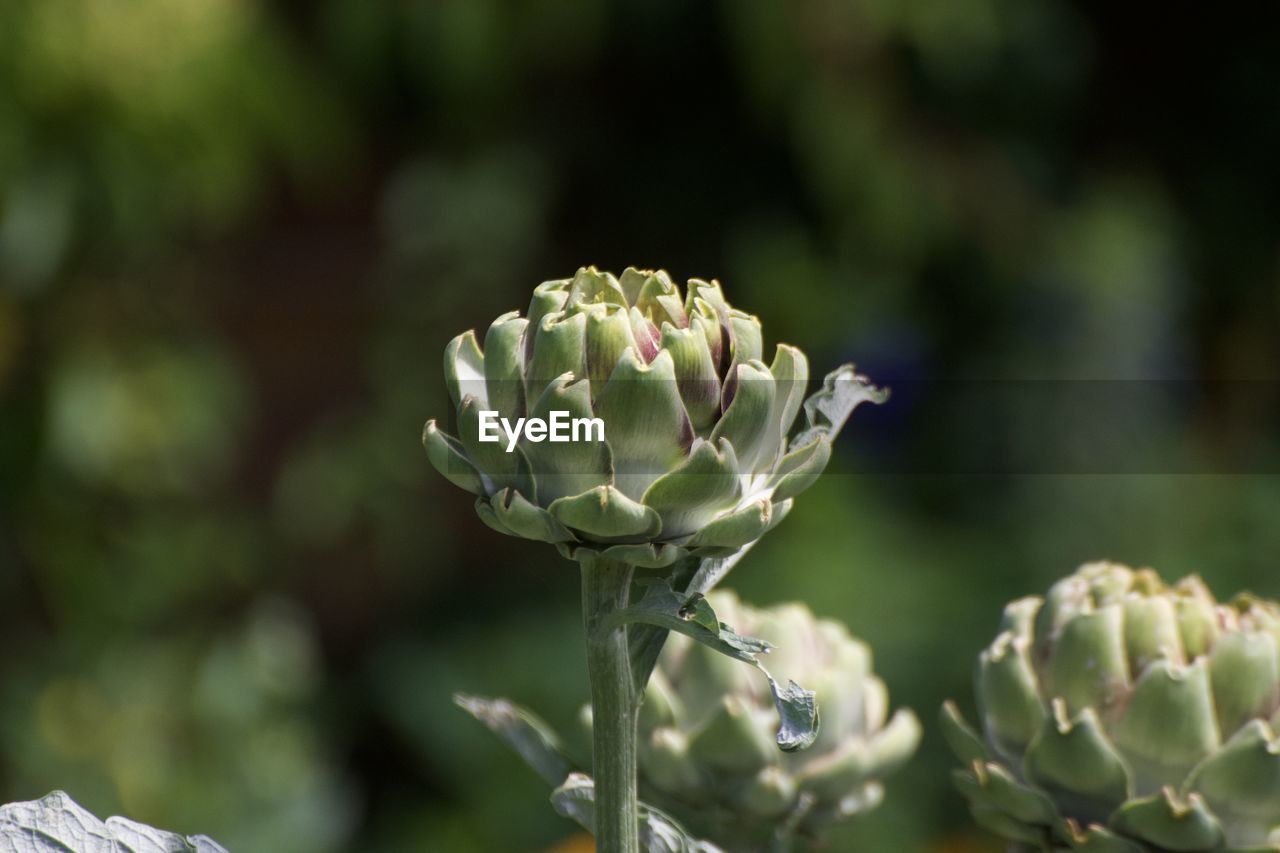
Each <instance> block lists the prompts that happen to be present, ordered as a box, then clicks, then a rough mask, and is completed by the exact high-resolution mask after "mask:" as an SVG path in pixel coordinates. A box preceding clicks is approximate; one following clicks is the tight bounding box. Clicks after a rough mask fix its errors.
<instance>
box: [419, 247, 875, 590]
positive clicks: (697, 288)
mask: <svg viewBox="0 0 1280 853" xmlns="http://www.w3.org/2000/svg"><path fill="white" fill-rule="evenodd" d="M763 349H764V338H763V334H762V330H761V326H760V321H759V320H758V319H757V318H755V317H753V316H751V315H750V314H747V313H745V312H743V311H740V310H738V309H736V308H733V307H731V306H730V305H729V304H728V302H727V301H726V300H725V298H724V293H723V291H722V290H721V288H720V285H719V284H718V283H716V282H706V281H700V280H696V279H695V280H692V281H690V282H689V285H688V288H687V291H686V292H685V293H683V294H682V293H681V289H680V287H679V286H677V285H676V284H675V283H674V282H673V281H672V280H671V278H670V277H669V276H668V275H667V274H666V273H665V272H662V271H650V270H639V269H635V268H630V269H627V270H626V271H624V272H623V274H622V275H621V276H620V277H617V278H615V277H614V276H613V275H611V274H609V273H606V272H601V271H599V270H596V269H594V268H592V267H587V268H584V269H581V270H579V271H578V273H577V274H576V275H574V276H573V277H572V278H569V279H562V280H557V281H548V282H544V283H543V284H541V285H539V286H538V287H537V288H535V289H534V292H533V297H532V299H531V301H530V304H529V309H528V312H527V314H526V315H525V316H523V317H522V316H520V314H519V312H511V313H508V314H504V315H502V316H500V317H498V318H497V319H496V320H494V321H493V323H492V324H491V325H490V326H489V328H488V330H487V332H486V333H485V335H484V346H483V349H482V348H481V346H480V343H479V340H478V339H477V337H476V334H475V333H474V332H466V333H464V334H461V335H459V336H458V337H456V338H454V340H453V341H451V342H450V343H449V345H448V347H446V349H445V383H446V386H447V388H448V391H449V395H450V399H451V400H452V402H453V406H454V418H453V424H454V426H455V428H456V431H457V434H456V437H455V436H452V435H449V434H447V433H446V432H445V431H444V430H443V429H442V428H441V425H440V423H438V422H437V421H431V422H429V423H428V424H427V427H426V429H425V430H424V432H423V444H424V445H425V446H426V449H427V456H428V458H429V459H430V461H431V463H432V464H433V465H434V466H435V467H436V468H437V469H438V470H440V471H441V473H443V474H444V475H445V477H447V478H448V479H449V480H450V482H452V483H454V484H455V485H458V486H459V487H461V488H464V489H466V490H468V491H470V492H472V493H474V494H476V495H478V496H479V500H478V501H477V504H476V511H477V512H478V513H479V514H480V515H481V517H482V518H483V519H484V521H485V522H486V523H487V524H489V525H490V526H491V527H493V528H494V529H496V530H499V531H501V532H503V533H507V534H510V535H513V536H521V537H525V538H528V539H534V540H537V541H543V542H551V543H555V544H556V545H557V547H559V548H560V549H561V551H562V552H564V553H565V554H567V555H570V556H572V555H577V554H579V553H580V552H582V551H583V549H586V550H589V551H592V552H595V553H597V554H601V555H604V554H609V555H611V558H613V559H622V558H623V557H624V556H625V557H626V558H627V559H628V560H629V561H632V562H635V563H636V564H637V565H652V566H665V565H670V564H671V563H672V562H674V561H675V560H676V559H679V558H680V557H682V556H686V555H691V554H692V555H695V556H724V555H726V554H729V553H732V552H733V551H735V550H737V549H738V548H741V547H743V546H745V545H747V544H749V543H750V542H752V541H754V540H755V539H756V538H758V537H759V536H761V535H762V534H763V533H764V532H765V531H766V530H768V529H769V528H770V527H772V526H773V525H775V524H777V523H778V521H779V520H780V519H781V518H782V517H783V516H784V515H785V514H786V511H787V510H788V509H789V508H790V506H791V499H792V498H793V497H794V496H795V495H797V494H799V493H800V492H801V491H803V490H804V489H806V488H808V486H809V485H811V484H812V483H813V481H814V480H815V479H816V478H817V476H818V475H819V474H820V473H821V472H822V470H823V468H825V466H826V464H827V462H828V461H829V459H830V457H831V448H832V442H833V441H834V440H835V437H836V434H837V433H838V431H839V430H840V428H841V426H843V424H844V421H845V419H846V418H847V417H848V415H849V412H851V411H852V410H853V408H854V407H856V406H857V405H859V404H860V403H862V402H866V401H871V402H880V401H882V400H883V399H884V397H885V394H884V392H882V391H879V390H878V389H876V388H874V387H873V386H871V385H870V384H869V383H868V382H867V381H866V380H865V379H864V378H863V377H861V376H858V375H857V374H856V373H855V372H854V371H853V369H852V368H851V367H848V366H846V367H843V368H840V369H839V370H837V371H834V372H833V373H831V374H829V375H828V376H827V378H826V381H825V382H824V384H823V387H822V388H821V389H820V390H819V391H818V392H817V393H816V394H814V395H813V396H812V397H810V398H809V399H808V400H806V399H805V396H804V395H805V386H806V385H807V384H808V379H809V366H808V361H807V360H806V359H805V356H804V354H803V353H802V352H801V351H800V350H798V349H796V348H795V347H792V346H788V345H786V344H779V345H778V347H777V351H776V353H775V355H774V358H773V362H772V364H770V365H767V366H766V365H765V363H764V362H763V361H762V360H761V357H762V353H763ZM802 408H803V409H804V410H805V412H806V416H805V425H804V428H803V429H802V430H801V431H800V432H799V433H798V434H797V435H796V436H795V438H794V439H790V438H789V435H790V434H791V433H792V425H793V423H794V422H795V420H796V418H797V416H798V414H799V412H800V410H801V409H802ZM555 417H559V418H560V419H561V421H560V432H556V425H555V423H554V418H555ZM538 424H540V425H538ZM548 425H549V426H548ZM579 433H581V434H579ZM566 435H568V436H569V438H568V439H567V440H561V439H562V438H565V436H566Z"/></svg>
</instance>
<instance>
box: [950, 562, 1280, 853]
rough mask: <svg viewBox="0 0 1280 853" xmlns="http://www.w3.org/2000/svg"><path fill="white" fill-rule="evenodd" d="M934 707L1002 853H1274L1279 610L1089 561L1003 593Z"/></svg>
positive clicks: (1278, 808) (1279, 795)
mask: <svg viewBox="0 0 1280 853" xmlns="http://www.w3.org/2000/svg"><path fill="white" fill-rule="evenodd" d="M976 690H977V698H978V705H979V712H980V715H981V720H982V724H983V725H982V734H981V735H979V734H978V733H976V732H975V731H974V730H973V729H971V728H970V727H969V726H968V725H967V724H965V723H964V722H963V720H961V719H960V716H959V713H958V711H957V710H956V707H955V706H954V705H953V704H951V703H947V705H946V706H944V709H943V714H942V720H943V725H944V729H945V732H946V734H947V737H948V740H949V741H950V743H951V745H952V748H953V749H954V750H955V752H956V754H957V755H958V756H959V757H960V759H961V760H962V761H963V762H965V763H966V764H967V765H968V766H967V767H966V768H965V769H963V770H958V771H956V781H957V784H958V786H959V788H960V790H961V791H962V792H963V793H964V795H965V796H966V798H967V799H968V800H969V802H970V806H971V809H972V811H973V814H974V816H975V818H976V819H977V820H978V821H979V822H980V823H982V824H984V825H985V826H987V827H988V828H990V829H992V830H994V831H996V832H998V833H1000V834H1001V835H1003V836H1005V837H1006V838H1008V839H1009V840H1010V841H1012V842H1014V843H1013V846H1012V848H1011V849H1014V850H1027V851H1030V850H1052V851H1059V850H1085V851H1091V853H1112V851H1115V853H1143V851H1188V852H1189V853H1195V852H1196V851H1204V853H1207V852H1208V851H1239V853H1244V851H1264V850H1280V739H1278V738H1277V735H1276V728H1277V725H1280V606H1277V604H1276V603H1274V602H1271V601H1265V600H1261V599H1258V598H1255V597H1253V596H1249V595H1241V596H1238V597H1237V598H1236V599H1235V600H1234V601H1232V602H1231V603H1229V604H1220V603H1218V602H1217V601H1215V600H1214V598H1213V596H1212V594H1211V593H1210V592H1209V590H1208V589H1207V588H1206V587H1205V585H1204V583H1203V582H1202V581H1201V580H1200V579H1199V578H1197V577H1194V576H1193V577H1188V578H1184V579H1183V580H1181V581H1179V582H1178V583H1176V584H1174V585H1173V586H1168V585H1166V584H1165V583H1164V582H1163V581H1162V580H1161V579H1160V577H1159V576H1158V575H1156V573H1155V572H1153V571H1152V570H1150V569H1141V570H1137V571H1135V570H1133V569H1130V568H1128V567H1126V566H1121V565H1116V564H1113V563H1091V564H1088V565H1085V566H1083V567H1081V568H1080V569H1079V570H1078V571H1076V572H1075V574H1073V575H1071V576H1069V577H1067V578H1065V579H1063V580H1061V581H1059V582H1058V583H1057V584H1055V585H1054V586H1053V587H1052V588H1051V589H1050V591H1049V594H1048V595H1047V596H1046V597H1045V598H1043V599H1041V598H1038V597H1031V598H1024V599H1021V600H1019V601H1015V602H1013V603H1012V604H1010V605H1009V606H1008V608H1007V609H1006V611H1005V617H1004V622H1003V625H1002V628H1001V631H1000V634H999V635H998V636H997V637H996V639H995V641H994V642H993V643H992V644H991V646H990V647H989V648H988V649H987V650H986V651H985V652H983V653H982V655H981V657H980V659H979V663H978V670H977V675H976Z"/></svg>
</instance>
